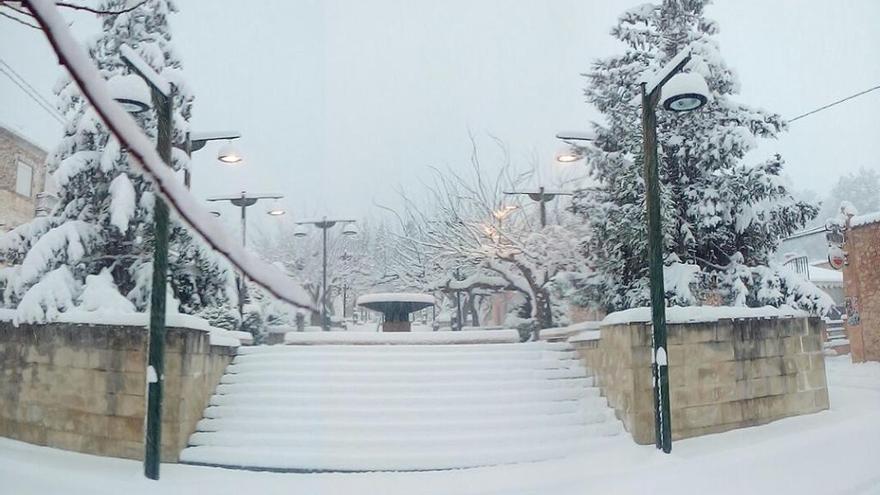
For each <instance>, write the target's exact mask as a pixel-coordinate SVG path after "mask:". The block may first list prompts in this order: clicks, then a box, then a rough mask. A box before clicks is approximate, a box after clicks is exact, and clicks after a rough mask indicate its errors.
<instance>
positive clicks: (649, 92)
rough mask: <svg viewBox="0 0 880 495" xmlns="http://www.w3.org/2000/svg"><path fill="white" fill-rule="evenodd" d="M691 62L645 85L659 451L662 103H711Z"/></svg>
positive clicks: (668, 435) (678, 59)
mask: <svg viewBox="0 0 880 495" xmlns="http://www.w3.org/2000/svg"><path fill="white" fill-rule="evenodd" d="M690 60H691V49H690V48H687V49H685V50H683V51H682V52H680V53H679V54H678V55H676V56H675V57H674V58H673V59H672V60H671V61H670V62H669V63H668V64H666V66H664V67H663V68H662V69H660V71H659V72H657V73H656V74H653V75H652V76H651V77H650V78H649V79H644V80H642V81H641V88H642V152H643V155H644V156H643V161H644V167H645V169H644V180H645V190H646V191H645V195H646V203H647V216H648V272H649V277H650V282H651V322H652V325H653V332H652V340H653V347H654V356H653V359H652V365H651V372H652V375H653V378H654V433H655V438H656V444H657V448H658V449H663V452H666V453H667V454H668V453H669V452H671V451H672V423H671V422H670V414H669V360H668V357H667V352H666V296H665V289H664V285H663V232H662V228H661V224H660V177H659V172H658V158H657V114H656V112H655V110H656V108H657V104H658V103H662V105H663V108H664V109H666V110H669V111H672V112H690V111H693V110H696V109H698V108H700V107H702V106H703V105H705V104H706V103H707V102H708V101H709V97H710V93H709V88H708V86H707V85H706V81H705V80H704V79H703V77H702V76H700V75H699V74H696V73H693V72H691V73H683V72H681V71H682V70H683V69H684V67H685V66H686V65H687V63H688V62H689V61H690Z"/></svg>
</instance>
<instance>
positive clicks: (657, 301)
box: [641, 83, 672, 453]
mask: <svg viewBox="0 0 880 495" xmlns="http://www.w3.org/2000/svg"><path fill="white" fill-rule="evenodd" d="M641 86H642V135H643V141H642V146H643V155H644V158H643V159H644V168H645V169H644V176H645V203H646V205H647V217H648V274H649V279H650V287H651V288H650V291H651V323H652V326H653V331H652V341H653V342H652V345H653V348H654V359H652V360H651V374H652V375H653V382H654V434H655V441H656V446H657V448H658V449H663V451H664V452H667V453H668V452H670V451H671V450H672V426H671V424H670V413H669V367H668V365H667V364H668V360H667V356H666V295H665V293H664V290H665V289H664V286H663V232H662V226H661V224H660V178H659V176H658V173H659V172H658V166H657V162H658V159H657V114H656V112H655V110H654V109H655V106H656V105H657V100H658V98H659V95H658V93H659V90H658V89H655V90H654V91H652V92H650V93H649V92H647V90H646V85H645V83H642V85H641Z"/></svg>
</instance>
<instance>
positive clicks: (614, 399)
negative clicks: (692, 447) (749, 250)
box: [574, 318, 829, 444]
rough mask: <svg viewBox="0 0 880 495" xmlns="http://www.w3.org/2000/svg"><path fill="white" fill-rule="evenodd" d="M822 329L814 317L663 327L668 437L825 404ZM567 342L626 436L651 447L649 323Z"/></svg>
mask: <svg viewBox="0 0 880 495" xmlns="http://www.w3.org/2000/svg"><path fill="white" fill-rule="evenodd" d="M822 326H823V322H822V321H821V320H820V319H818V318H788V319H778V318H762V319H759V318H749V319H737V320H729V319H728V320H719V321H714V322H707V323H683V324H670V325H669V326H668V341H667V349H668V356H669V384H670V399H669V402H670V407H671V423H672V436H673V439H681V438H688V437H694V436H699V435H705V434H709V433H717V432H722V431H727V430H732V429H736V428H742V427H746V426H754V425H758V424H763V423H768V422H770V421H774V420H777V419H781V418H784V417H788V416H796V415H800V414H808V413H813V412H817V411H821V410H824V409H827V408H828V406H829V404H828V389H827V385H826V381H825V361H824V356H823V354H822V336H821V333H822ZM574 345H575V348H576V349H577V350H578V353H579V355H580V356H581V359H582V360H583V361H584V363H585V365H586V366H587V367H588V368H589V369H590V370H591V371H592V373H593V374H594V376H595V380H596V383H597V385H598V386H599V387H600V388H601V390H602V392H603V394H604V395H605V396H606V398H607V400H608V404H609V405H610V406H611V407H612V408H614V410H615V413H616V415H617V417H618V418H619V419H620V420H621V421H622V422H623V424H624V426H625V427H626V429H627V431H629V432H630V434H632V436H633V439H634V440H635V441H636V442H637V443H640V444H653V443H654V404H653V381H652V376H651V354H652V348H651V326H650V325H648V324H645V323H631V324H621V325H610V326H605V327H602V329H601V339H599V340H598V341H587V342H576V343H574Z"/></svg>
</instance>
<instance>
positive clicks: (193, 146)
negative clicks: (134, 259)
mask: <svg viewBox="0 0 880 495" xmlns="http://www.w3.org/2000/svg"><path fill="white" fill-rule="evenodd" d="M119 53H120V57H121V59H122V61H123V62H124V63H125V64H126V65H127V66H128V67H129V68H130V69H131V71H132V73H133V74H130V75H118V76H115V77H113V78H112V79H110V80H109V81H108V84H109V86H110V90H111V92H112V96H113V99H114V100H116V101H117V102H118V103H119V104H121V105H122V106H123V108H124V109H125V110H126V111H128V112H129V113H132V114H137V113H141V112H144V111H147V110H149V109H150V107H151V106H152V107H153V108H155V111H156V120H157V140H156V141H157V143H156V149H157V151H158V152H159V156H160V157H161V158H162V160H163V161H165V163H166V164H168V166H171V148H172V133H173V127H172V125H173V124H172V122H173V119H172V111H173V108H172V92H173V91H172V85H171V84H170V83H169V82H168V81H166V80H165V79H164V78H163V77H162V76H161V75H159V74H158V73H157V72H156V71H155V70H153V68H152V67H150V65H149V64H147V62H146V61H144V60H143V59H142V58H141V57H140V56H139V55H138V54H137V52H135V51H134V50H133V49H132V48H131V47H129V46H128V45H123V46H121V47H120V48H119ZM238 137H240V134H238V133H237V132H235V131H230V132H221V133H205V134H203V135H197V136H195V138H194V139H192V138H190V136H187V143H186V150H185V151H186V152H187V155H189V154H190V152H191V151H194V150H197V149H200V148H202V147H204V146H205V143H207V142H208V141H213V140H215V139H226V140H231V139H236V138H238ZM230 156H233V152H232V151H230V149H229V147H227V149H225V150H221V152H220V153H219V155H218V159H219V160H220V161H222V162H226V163H235V162H237V161H240V158H239V159H238V160H236V161H233V160H232V159H230V158H229V157H230ZM185 184H186V186H187V187H189V173H188V170H187V173H186V175H185ZM153 229H154V235H155V245H154V249H153V278H152V288H151V294H150V336H149V348H148V353H149V354H148V367H147V381H148V385H147V415H146V429H145V430H146V431H145V439H144V475H145V476H146V477H147V478H150V479H153V480H157V479H159V464H160V454H161V447H162V391H163V384H164V380H165V375H164V372H165V295H166V292H165V290H166V286H167V278H168V236H169V229H168V205H166V204H165V202H164V201H163V200H162V199H161V198H157V199H156V204H155V207H154V209H153Z"/></svg>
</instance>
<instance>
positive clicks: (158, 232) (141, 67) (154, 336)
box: [117, 45, 173, 480]
mask: <svg viewBox="0 0 880 495" xmlns="http://www.w3.org/2000/svg"><path fill="white" fill-rule="evenodd" d="M120 54H121V57H122V61H123V62H125V64H126V65H128V67H129V68H130V69H131V70H132V72H134V74H136V75H137V77H139V78H140V79H142V80H143V81H144V82H145V83H146V84H147V85H148V86H149V88H150V96H151V99H152V103H153V106H154V108H155V109H156V120H157V143H156V149H157V151H158V152H159V156H161V157H162V160H163V161H164V162H165V163H166V164H168V166H171V135H172V125H173V124H172V118H171V113H172V100H171V94H172V91H173V87H172V85H171V84H170V83H169V82H167V81H165V80H164V79H162V77H161V76H160V75H159V74H157V73H156V72H155V71H154V70H153V69H152V68H151V67H150V66H149V65H148V64H147V63H146V62H145V61H144V60H143V59H141V58H140V56H138V55H137V53H136V52H134V50H132V49H131V48H130V47H128V46H127V45H124V46H122V47H121V48H120ZM117 77H132V76H117ZM117 101H119V103H120V104H122V105H123V107H125V108H126V110H128V111H129V112H132V113H139V112H142V111H145V110H147V109H148V108H149V107H148V106H147V105H146V103H145V102H143V101H137V99H134V98H132V99H127V98H118V99H117ZM153 233H154V234H153V235H154V236H155V240H154V241H155V245H154V247H153V275H152V289H151V293H150V343H149V349H148V368H147V418H146V422H147V425H146V434H145V439H144V475H145V476H146V477H147V478H149V479H152V480H158V479H159V460H160V454H161V449H162V389H163V383H164V381H165V287H166V282H167V277H168V205H167V204H165V201H164V200H162V199H161V197H157V198H156V203H155V206H154V208H153Z"/></svg>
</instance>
